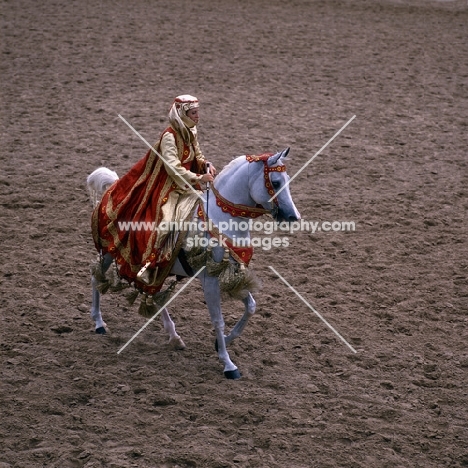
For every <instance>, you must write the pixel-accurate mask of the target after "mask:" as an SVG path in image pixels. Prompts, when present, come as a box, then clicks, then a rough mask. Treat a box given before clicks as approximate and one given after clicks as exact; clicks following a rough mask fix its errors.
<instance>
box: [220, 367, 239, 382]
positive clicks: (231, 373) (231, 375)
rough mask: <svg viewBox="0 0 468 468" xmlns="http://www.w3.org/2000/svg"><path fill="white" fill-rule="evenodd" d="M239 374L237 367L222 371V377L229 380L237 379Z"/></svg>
mask: <svg viewBox="0 0 468 468" xmlns="http://www.w3.org/2000/svg"><path fill="white" fill-rule="evenodd" d="M241 375H242V374H241V373H240V372H239V369H234V370H228V371H224V377H226V379H229V380H238V379H240V378H241Z"/></svg>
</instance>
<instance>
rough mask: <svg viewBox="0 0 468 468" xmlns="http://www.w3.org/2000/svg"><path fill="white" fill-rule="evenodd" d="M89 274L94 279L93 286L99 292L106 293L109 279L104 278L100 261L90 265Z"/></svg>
mask: <svg viewBox="0 0 468 468" xmlns="http://www.w3.org/2000/svg"><path fill="white" fill-rule="evenodd" d="M90 270H91V275H93V277H94V279H95V287H96V289H97V290H98V291H99V292H100V293H101V294H106V292H107V291H108V290H109V288H110V281H109V280H108V279H107V278H106V274H105V273H104V271H103V269H102V263H101V261H97V262H96V263H94V264H92V265H91V267H90Z"/></svg>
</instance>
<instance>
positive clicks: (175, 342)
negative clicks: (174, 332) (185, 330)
mask: <svg viewBox="0 0 468 468" xmlns="http://www.w3.org/2000/svg"><path fill="white" fill-rule="evenodd" d="M169 346H170V347H171V348H172V349H175V350H182V349H185V343H184V342H183V341H182V338H181V337H180V336H175V337H174V338H171V339H170V340H169Z"/></svg>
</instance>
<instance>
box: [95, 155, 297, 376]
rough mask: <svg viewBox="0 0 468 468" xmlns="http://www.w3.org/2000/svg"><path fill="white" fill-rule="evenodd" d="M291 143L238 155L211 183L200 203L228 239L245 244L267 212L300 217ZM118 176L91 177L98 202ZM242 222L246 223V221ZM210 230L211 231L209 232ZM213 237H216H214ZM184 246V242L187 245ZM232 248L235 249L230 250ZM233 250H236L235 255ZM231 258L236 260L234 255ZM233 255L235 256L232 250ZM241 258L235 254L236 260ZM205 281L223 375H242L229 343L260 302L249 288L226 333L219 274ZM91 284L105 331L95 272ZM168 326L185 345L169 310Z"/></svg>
mask: <svg viewBox="0 0 468 468" xmlns="http://www.w3.org/2000/svg"><path fill="white" fill-rule="evenodd" d="M288 153H289V148H286V149H285V150H283V151H279V152H277V153H275V154H273V153H266V154H264V155H261V156H245V155H244V156H238V157H236V158H234V159H233V160H232V161H231V162H230V163H229V164H228V165H227V166H226V167H224V168H223V170H222V171H221V172H220V173H219V174H218V176H217V177H216V178H215V180H214V182H213V183H212V184H211V187H207V189H206V191H204V192H203V194H204V198H205V201H204V202H200V203H202V205H203V210H204V212H205V213H206V216H207V218H208V219H209V220H210V222H212V224H213V225H214V226H224V227H225V229H224V231H223V232H222V233H223V235H224V236H226V238H229V239H242V241H243V244H244V245H245V244H246V242H247V243H248V242H250V239H251V238H250V234H249V230H248V228H247V225H248V224H249V223H247V221H246V220H247V219H248V218H252V217H256V216H259V215H261V214H269V215H271V216H272V217H273V219H274V221H275V222H277V223H283V222H285V223H291V222H294V221H297V220H299V219H300V213H299V212H298V210H297V209H296V206H295V204H294V202H293V200H292V198H291V194H290V191H289V176H288V174H287V172H286V166H285V164H284V161H285V159H286V157H287V156H288ZM117 179H118V176H117V174H116V173H115V172H113V171H111V170H110V169H107V168H103V167H101V168H98V169H96V170H95V171H94V172H93V173H92V174H90V175H89V176H88V178H87V186H88V189H89V191H90V194H91V197H92V198H93V199H94V203H95V205H96V204H98V203H99V198H100V197H101V196H102V194H103V193H104V192H105V190H107V189H108V187H109V186H110V185H111V184H112V183H114V182H115V180H117ZM243 222H244V223H243ZM210 236H212V233H210V234H209V237H210ZM210 238H211V239H212V238H213V237H210ZM184 248H185V247H184ZM208 249H211V255H212V258H213V260H214V261H215V262H222V260H223V258H226V249H225V248H224V247H223V245H222V243H220V244H219V245H216V244H215V245H214V246H212V247H208ZM231 253H232V252H231ZM232 255H234V254H232ZM232 255H231V256H230V258H229V260H230V262H235V261H236V260H234V258H233V256H232ZM234 257H236V256H235V255H234ZM113 260H114V259H113V258H112V256H111V255H110V254H109V253H107V254H105V255H104V257H103V259H102V265H103V269H104V271H105V270H106V269H108V268H109V267H110V266H111V265H112V263H113ZM238 260H239V258H238V257H237V261H238ZM171 274H175V275H178V276H183V277H187V276H189V275H188V274H187V269H186V268H184V265H183V262H181V261H180V260H179V259H177V260H176V261H175V263H174V265H173V267H172V269H171ZM198 279H199V280H200V282H201V285H202V288H203V292H204V297H205V301H206V305H207V307H208V311H209V315H210V319H211V323H212V325H213V327H214V330H215V334H216V343H215V349H216V350H217V353H218V357H219V359H220V361H221V363H222V364H223V365H224V370H223V371H224V376H225V377H226V378H227V379H238V378H240V377H241V373H240V371H239V369H238V367H237V366H236V365H235V364H234V363H233V362H232V360H231V359H230V357H229V353H228V351H227V346H228V345H229V344H230V343H231V342H232V341H233V340H234V339H235V338H237V337H238V336H240V335H241V333H242V332H243V330H244V328H245V326H246V324H247V322H248V321H249V319H250V318H251V316H252V315H253V314H254V313H255V308H256V302H255V299H254V298H253V296H252V294H251V292H247V294H246V295H245V297H243V298H242V299H241V300H242V302H243V304H244V313H243V315H242V317H241V318H240V319H239V321H238V322H237V323H236V325H235V326H234V327H233V329H232V330H231V331H230V333H229V334H228V335H225V323H224V319H223V314H222V311H221V297H222V292H221V290H220V281H219V278H218V277H217V276H216V275H210V274H209V273H208V272H207V269H204V270H203V271H201V272H200V273H199V275H198ZM91 284H92V288H93V292H92V306H91V318H92V319H93V320H94V325H95V332H96V333H98V334H104V333H105V332H106V328H107V326H106V324H105V322H104V320H103V319H102V314H101V309H100V292H99V291H98V289H97V287H96V285H97V283H96V278H95V276H92V278H91ZM161 318H162V323H163V327H164V330H165V331H166V332H167V333H168V334H169V345H170V346H171V347H172V348H174V349H184V348H185V344H184V342H183V341H182V339H181V337H180V336H179V335H178V334H177V332H176V328H175V324H174V322H173V321H172V319H171V317H170V315H169V311H168V310H167V308H164V309H163V310H162V311H161Z"/></svg>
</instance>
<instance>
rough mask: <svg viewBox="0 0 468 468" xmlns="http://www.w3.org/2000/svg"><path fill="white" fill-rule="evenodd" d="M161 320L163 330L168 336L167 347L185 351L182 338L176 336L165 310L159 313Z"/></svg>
mask: <svg viewBox="0 0 468 468" xmlns="http://www.w3.org/2000/svg"><path fill="white" fill-rule="evenodd" d="M161 318H162V322H163V326H164V330H166V332H167V333H168V334H169V346H171V347H172V348H173V349H185V343H184V342H183V341H182V338H181V337H180V336H179V335H178V334H177V332H176V329H175V324H174V322H173V321H172V319H171V316H170V315H169V311H168V310H167V308H164V309H163V311H162V312H161Z"/></svg>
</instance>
